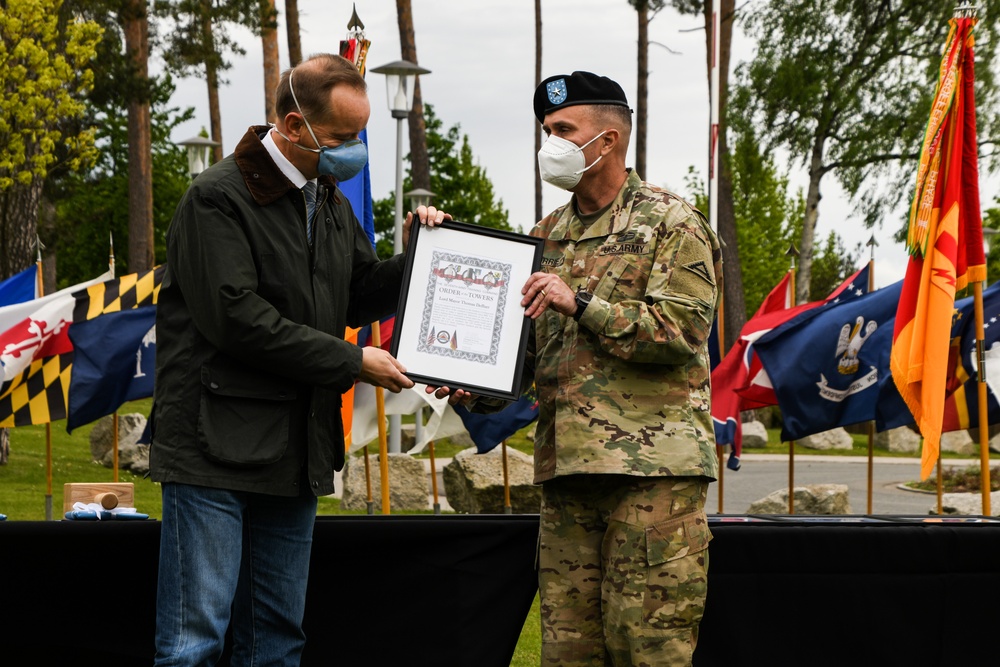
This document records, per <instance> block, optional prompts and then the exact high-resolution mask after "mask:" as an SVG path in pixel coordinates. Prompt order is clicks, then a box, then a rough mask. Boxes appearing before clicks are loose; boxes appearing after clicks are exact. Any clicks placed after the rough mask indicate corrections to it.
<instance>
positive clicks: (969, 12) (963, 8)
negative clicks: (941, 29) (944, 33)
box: [955, 2, 979, 19]
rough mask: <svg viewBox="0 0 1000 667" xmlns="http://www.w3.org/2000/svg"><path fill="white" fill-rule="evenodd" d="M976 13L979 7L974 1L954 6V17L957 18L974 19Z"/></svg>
mask: <svg viewBox="0 0 1000 667" xmlns="http://www.w3.org/2000/svg"><path fill="white" fill-rule="evenodd" d="M978 14H979V9H978V8H977V7H976V4H975V3H974V2H967V3H965V4H962V5H956V7H955V18H957V19H974V18H976V16H977V15H978Z"/></svg>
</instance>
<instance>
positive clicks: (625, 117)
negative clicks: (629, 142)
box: [588, 104, 632, 136]
mask: <svg viewBox="0 0 1000 667" xmlns="http://www.w3.org/2000/svg"><path fill="white" fill-rule="evenodd" d="M588 108H589V109H590V112H591V118H593V120H594V121H595V122H596V123H597V124H598V125H613V126H614V127H615V129H617V130H619V131H620V132H622V134H624V135H625V136H628V135H629V134H630V133H631V132H632V110H631V109H629V108H628V107H623V106H617V105H613V104H592V105H589V106H588Z"/></svg>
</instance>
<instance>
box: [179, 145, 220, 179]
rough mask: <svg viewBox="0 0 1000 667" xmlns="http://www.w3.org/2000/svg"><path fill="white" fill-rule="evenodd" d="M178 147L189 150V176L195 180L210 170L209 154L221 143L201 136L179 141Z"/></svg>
mask: <svg viewBox="0 0 1000 667" xmlns="http://www.w3.org/2000/svg"><path fill="white" fill-rule="evenodd" d="M177 145H178V146H183V147H184V148H186V149H187V159H188V174H189V175H190V176H191V180H194V177H195V176H197V175H198V174H200V173H201V172H203V171H205V170H206V169H208V153H209V151H210V150H211V149H212V148H213V147H215V146H218V145H219V142H218V141H212V140H211V139H209V138H208V137H203V136H201V135H200V134H199V135H195V136H193V137H191V138H190V139H185V140H184V141H178V142H177Z"/></svg>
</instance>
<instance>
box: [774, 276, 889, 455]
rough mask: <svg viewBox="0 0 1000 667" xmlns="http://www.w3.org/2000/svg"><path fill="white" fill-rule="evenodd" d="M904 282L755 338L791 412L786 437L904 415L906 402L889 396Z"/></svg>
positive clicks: (780, 402) (786, 411) (786, 415)
mask: <svg viewBox="0 0 1000 667" xmlns="http://www.w3.org/2000/svg"><path fill="white" fill-rule="evenodd" d="M902 285H903V283H902V281H899V282H897V283H895V284H893V285H890V286H888V287H885V288H883V289H880V290H876V291H874V292H870V293H868V294H865V295H863V296H859V297H856V298H854V299H850V300H847V301H843V302H840V303H829V304H827V305H825V306H822V307H820V308H815V309H812V310H808V311H806V312H804V313H802V314H801V315H799V316H798V317H796V318H794V319H792V320H790V321H789V322H788V323H786V324H784V325H781V326H779V327H776V328H775V329H772V330H771V331H769V332H768V333H766V334H764V335H763V336H762V337H761V338H759V339H758V340H757V341H756V342H755V343H754V349H755V350H756V352H757V356H758V357H759V358H760V361H761V364H763V366H764V369H765V370H766V371H767V374H768V376H769V377H770V380H771V383H772V384H773V386H774V393H775V396H776V397H777V399H778V406H779V407H780V408H781V414H782V417H783V418H784V425H783V427H782V431H781V438H782V440H785V441H788V440H797V439H799V438H802V437H805V436H807V435H813V434H815V433H822V432H823V431H828V430H830V429H832V428H836V427H838V426H847V425H849V424H858V423H861V422H865V421H869V420H877V421H880V422H887V421H891V422H897V421H899V420H900V419H905V417H906V416H908V412H907V415H887V414H884V411H885V410H887V409H893V410H900V409H901V410H903V411H906V406H905V404H902V403H901V402H900V403H894V404H890V403H885V402H882V401H880V400H879V397H880V395H881V394H882V392H883V390H884V389H885V388H886V384H887V383H891V382H892V379H891V375H890V373H889V353H890V349H891V346H892V331H893V326H892V325H893V321H894V318H895V316H896V306H897V305H898V303H899V295H900V292H901V289H902Z"/></svg>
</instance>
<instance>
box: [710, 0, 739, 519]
mask: <svg viewBox="0 0 1000 667" xmlns="http://www.w3.org/2000/svg"><path fill="white" fill-rule="evenodd" d="M719 23H720V18H719V10H718V7H716V6H715V5H714V4H713V8H712V60H711V68H710V75H709V87H710V90H709V97H710V109H709V129H708V140H709V156H708V216H709V220H708V222H709V226H710V227H711V228H712V231H713V232H715V233H716V234H718V233H719V60H720V54H719V33H720V28H719ZM717 320H718V323H719V326H718V335H719V359H722V358H723V357H724V356H725V355H724V354H722V352H723V351H724V349H725V346H726V343H725V340H726V337H725V329H724V328H723V322H724V320H725V302H724V296H723V295H722V294H720V295H719V314H718V317H717ZM737 418H739V416H738V415H737ZM734 446H735V443H734ZM723 449H725V446H723V445H718V444H717V445H716V446H715V456H716V457H717V458H718V460H719V514H722V512H723V505H722V498H723V494H724V486H725V484H724V478H723V475H724V472H725V469H726V467H725V465H723Z"/></svg>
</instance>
